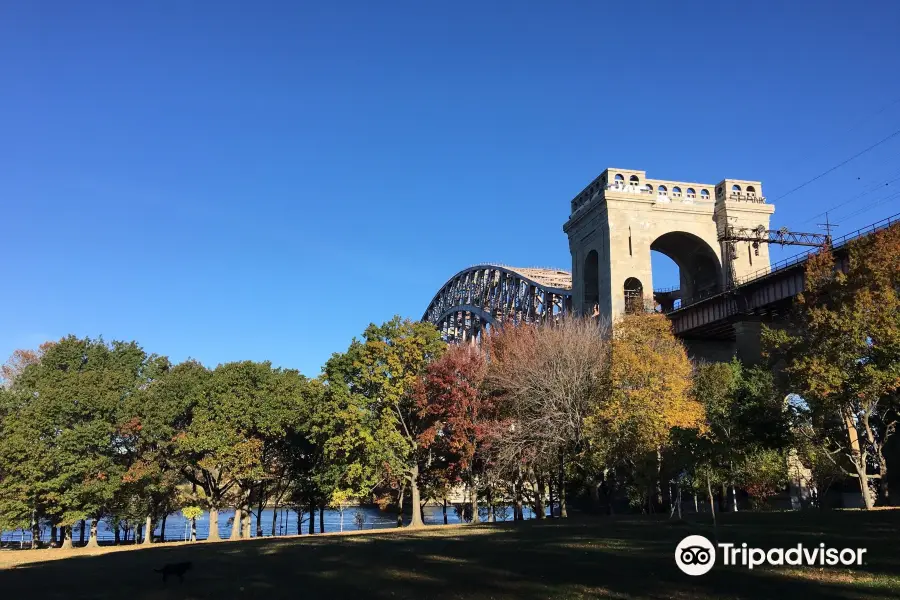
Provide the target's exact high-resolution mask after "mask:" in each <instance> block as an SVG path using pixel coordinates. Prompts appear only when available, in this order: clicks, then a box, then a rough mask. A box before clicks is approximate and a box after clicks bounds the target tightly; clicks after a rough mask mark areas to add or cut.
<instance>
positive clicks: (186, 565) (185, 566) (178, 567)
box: [153, 562, 194, 583]
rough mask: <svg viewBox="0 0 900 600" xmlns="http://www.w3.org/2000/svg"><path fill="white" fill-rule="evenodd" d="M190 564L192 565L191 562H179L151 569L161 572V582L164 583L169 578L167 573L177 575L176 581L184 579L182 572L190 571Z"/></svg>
mask: <svg viewBox="0 0 900 600" xmlns="http://www.w3.org/2000/svg"><path fill="white" fill-rule="evenodd" d="M192 566H194V563H192V562H180V563H172V564H169V565H163V568H162V569H153V570H154V571H156V572H157V573H162V576H163V583H165V582H166V580H168V579H169V575H178V581H184V574H185V573H187V572H188V571H190V570H191V567H192Z"/></svg>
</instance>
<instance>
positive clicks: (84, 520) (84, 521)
mask: <svg viewBox="0 0 900 600" xmlns="http://www.w3.org/2000/svg"><path fill="white" fill-rule="evenodd" d="M86 525H87V520H86V519H82V520H81V542H80V543H81V545H82V546H84V530H85V527H86Z"/></svg>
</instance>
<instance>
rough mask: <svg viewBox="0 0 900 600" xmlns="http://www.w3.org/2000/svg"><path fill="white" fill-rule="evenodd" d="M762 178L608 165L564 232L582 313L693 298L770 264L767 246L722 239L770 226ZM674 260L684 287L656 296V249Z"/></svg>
mask: <svg viewBox="0 0 900 600" xmlns="http://www.w3.org/2000/svg"><path fill="white" fill-rule="evenodd" d="M774 210H775V209H774V207H773V206H772V205H771V204H766V202H765V197H764V196H763V194H762V184H761V183H760V182H759V181H744V180H739V179H724V180H722V181H721V183H719V184H717V185H710V184H706V183H688V182H682V181H669V180H661V179H647V177H646V174H645V172H644V171H633V170H628V169H612V168H610V169H606V170H605V171H603V173H601V174H600V176H599V177H597V178H596V179H595V180H594V181H592V182H591V183H590V185H588V186H587V187H586V188H585V189H584V190H583V191H582V192H581V193H579V194H578V195H577V196H575V198H574V199H573V200H572V203H571V215H570V216H569V219H568V221H566V224H565V225H563V231H565V232H566V234H567V235H568V236H569V249H570V250H571V253H572V296H573V297H572V300H573V308H574V309H575V311H576V312H577V313H581V314H590V312H591V311H592V310H593V307H594V305H599V308H600V314H601V315H604V316H607V317H610V318H615V317H616V316H617V315H620V314H622V313H623V312H625V310H626V309H627V308H629V307H631V306H634V305H637V304H640V305H644V306H647V305H653V304H655V303H657V302H659V303H665V302H674V301H676V300H681V301H682V302H685V303H687V302H690V301H691V299H696V298H701V297H705V296H708V295H713V294H716V293H718V292H721V291H723V290H724V289H725V288H726V282H727V281H728V280H729V279H730V278H731V277H736V278H740V277H742V276H744V275H747V274H749V273H753V272H756V271H758V270H760V269H765V268H768V267H769V250H768V247H767V246H766V245H765V244H761V245H760V246H759V247H758V248H753V247H751V245H750V244H749V243H747V242H739V243H737V244H736V245H735V256H734V259H733V260H729V257H728V256H727V253H728V249H727V248H725V247H723V244H720V243H719V242H718V234H719V232H720V231H723V230H724V228H725V227H726V225H730V226H733V227H750V228H755V227H758V226H760V225H762V226H763V227H764V228H765V229H768V228H769V217H770V215H771V214H772V213H773V212H774ZM651 250H657V251H659V252H662V253H663V254H665V255H666V256H668V257H669V258H671V259H672V260H673V261H674V262H675V264H676V265H678V268H679V271H680V286H679V289H678V290H667V291H666V292H665V293H660V294H657V295H656V296H654V292H653V277H652V269H651V266H650V251H651Z"/></svg>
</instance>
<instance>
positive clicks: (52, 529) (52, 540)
mask: <svg viewBox="0 0 900 600" xmlns="http://www.w3.org/2000/svg"><path fill="white" fill-rule="evenodd" d="M56 541H57V540H56V525H51V526H50V547H51V548H56Z"/></svg>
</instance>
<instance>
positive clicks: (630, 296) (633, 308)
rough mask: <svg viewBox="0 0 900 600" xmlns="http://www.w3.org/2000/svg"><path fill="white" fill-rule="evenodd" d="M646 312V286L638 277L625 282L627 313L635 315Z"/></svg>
mask: <svg viewBox="0 0 900 600" xmlns="http://www.w3.org/2000/svg"><path fill="white" fill-rule="evenodd" d="M643 311H644V284H643V283H641V280H640V279H638V278H637V277H629V278H628V279H626V280H625V312H626V313H627V314H635V313H640V312H643Z"/></svg>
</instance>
